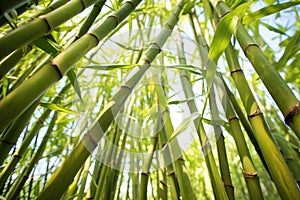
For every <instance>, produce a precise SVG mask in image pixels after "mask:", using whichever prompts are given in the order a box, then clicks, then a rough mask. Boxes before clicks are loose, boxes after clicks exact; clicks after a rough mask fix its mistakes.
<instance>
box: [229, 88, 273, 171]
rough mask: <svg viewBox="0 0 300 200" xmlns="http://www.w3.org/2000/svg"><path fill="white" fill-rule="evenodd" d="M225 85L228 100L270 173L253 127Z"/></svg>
mask: <svg viewBox="0 0 300 200" xmlns="http://www.w3.org/2000/svg"><path fill="white" fill-rule="evenodd" d="M223 84H224V87H225V90H226V93H227V96H228V99H229V100H230V102H231V105H232V107H233V108H234V110H235V112H236V114H237V116H238V118H239V120H240V122H241V123H242V125H243V127H244V129H245V131H246V133H247V135H248V137H249V139H250V141H251V143H252V144H253V146H254V148H255V150H256V152H257V154H258V156H259V158H260V160H261V162H262V163H263V165H264V167H265V169H266V170H267V171H268V173H270V172H269V169H268V166H267V163H266V160H265V158H264V156H263V154H262V152H261V149H260V148H259V145H258V142H257V140H256V138H255V136H254V133H253V130H252V128H251V125H250V124H249V122H248V120H247V119H246V117H245V115H244V113H243V111H242V109H241V107H240V105H239V104H238V102H237V100H236V99H235V97H234V95H233V93H232V92H231V91H230V90H229V88H228V86H227V84H226V83H225V82H223Z"/></svg>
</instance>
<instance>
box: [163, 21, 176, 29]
mask: <svg viewBox="0 0 300 200" xmlns="http://www.w3.org/2000/svg"><path fill="white" fill-rule="evenodd" d="M165 26H167V27H169V29H171V30H173V28H174V26H172V25H171V24H169V23H168V22H167V23H165Z"/></svg>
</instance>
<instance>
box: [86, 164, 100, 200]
mask: <svg viewBox="0 0 300 200" xmlns="http://www.w3.org/2000/svg"><path fill="white" fill-rule="evenodd" d="M101 166H102V165H100V161H99V160H98V159H97V160H96V161H95V164H94V169H93V173H92V181H91V182H90V186H89V188H88V191H87V192H86V195H85V199H94V196H95V193H96V183H97V182H98V181H99V173H100V171H101Z"/></svg>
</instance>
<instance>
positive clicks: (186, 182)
mask: <svg viewBox="0 0 300 200" xmlns="http://www.w3.org/2000/svg"><path fill="white" fill-rule="evenodd" d="M154 80H155V82H156V83H158V84H156V85H155V90H156V93H157V98H158V103H159V105H160V106H162V107H163V108H164V110H163V113H162V117H163V119H164V127H165V132H166V135H167V138H170V137H171V135H172V133H173V131H174V129H173V125H172V121H171V118H170V111H169V110H168V107H167V101H166V97H165V94H164V90H163V88H162V85H161V84H159V82H158V81H159V78H158V75H157V74H156V75H154ZM179 148H180V147H179V145H178V143H177V141H176V142H175V144H174V146H170V156H171V158H172V157H173V151H174V152H175V151H176V150H178V149H179ZM173 165H174V169H175V174H176V177H177V179H178V184H179V189H180V194H181V196H182V198H183V199H196V196H195V194H194V192H193V189H192V186H191V183H190V179H189V176H188V174H187V172H186V169H185V166H184V162H183V158H182V156H180V157H179V158H178V159H177V160H175V161H174V163H173Z"/></svg>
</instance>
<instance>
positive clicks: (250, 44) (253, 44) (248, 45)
mask: <svg viewBox="0 0 300 200" xmlns="http://www.w3.org/2000/svg"><path fill="white" fill-rule="evenodd" d="M251 46H256V47H258V48H259V46H258V44H256V43H249V44H246V45H245V47H244V48H243V51H244V54H245V55H247V53H246V51H247V49H248V48H249V47H251Z"/></svg>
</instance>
